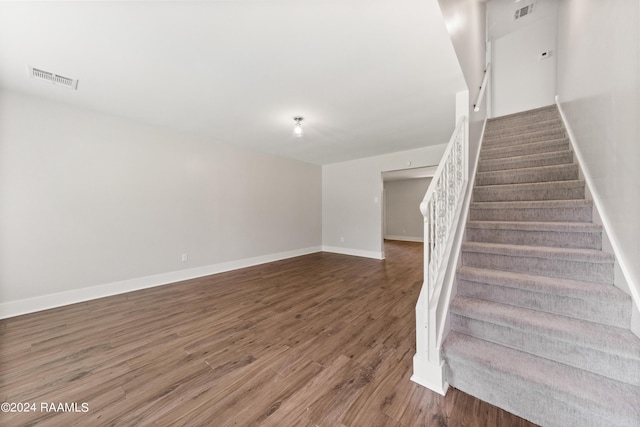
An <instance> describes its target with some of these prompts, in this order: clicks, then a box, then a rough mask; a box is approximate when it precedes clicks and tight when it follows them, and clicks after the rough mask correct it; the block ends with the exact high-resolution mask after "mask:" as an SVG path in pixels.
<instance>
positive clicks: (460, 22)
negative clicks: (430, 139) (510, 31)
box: [438, 0, 491, 172]
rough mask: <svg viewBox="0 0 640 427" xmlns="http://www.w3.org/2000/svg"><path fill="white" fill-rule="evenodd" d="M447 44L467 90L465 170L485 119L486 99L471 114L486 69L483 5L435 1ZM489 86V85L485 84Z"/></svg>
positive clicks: (470, 0)
mask: <svg viewBox="0 0 640 427" xmlns="http://www.w3.org/2000/svg"><path fill="white" fill-rule="evenodd" d="M438 3H439V4H440V10H441V11H442V16H443V17H444V20H445V24H446V26H447V31H448V32H449V36H450V38H451V43H452V44H453V47H454V49H455V51H456V56H457V57H458V62H459V63H460V68H461V69H462V73H463V75H464V79H465V81H466V83H467V87H468V88H469V109H468V114H467V116H468V117H469V159H470V162H469V171H470V172H471V170H472V169H473V167H474V159H475V158H476V156H477V154H478V152H479V149H480V139H481V138H482V132H483V129H484V122H485V119H486V118H487V111H486V101H487V99H486V96H485V98H484V99H483V100H482V102H481V103H480V109H479V111H477V112H475V111H473V106H474V104H475V103H476V100H477V97H478V93H479V92H480V86H481V84H482V79H483V77H484V70H485V67H486V58H485V50H486V49H485V46H486V43H485V42H486V6H485V4H484V3H483V2H480V1H477V0H439V1H438ZM489 87H491V84H489Z"/></svg>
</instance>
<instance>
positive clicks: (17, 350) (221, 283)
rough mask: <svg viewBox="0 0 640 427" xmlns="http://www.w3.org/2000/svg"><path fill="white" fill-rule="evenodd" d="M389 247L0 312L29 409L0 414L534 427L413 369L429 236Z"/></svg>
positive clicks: (2, 393)
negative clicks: (436, 385)
mask: <svg viewBox="0 0 640 427" xmlns="http://www.w3.org/2000/svg"><path fill="white" fill-rule="evenodd" d="M385 250H386V255H387V259H386V260H385V261H376V260H369V259H363V258H357V257H350V256H342V255H336V254H329V253H318V254H312V255H308V256H303V257H298V258H293V259H289V260H284V261H280V262H275V263H270V264H265V265H261V266H257V267H252V268H247V269H243V270H238V271H233V272H229V273H223V274H218V275H214V276H209V277H205V278H201V279H195V280H189V281H185V282H180V283H175V284H172V285H167V286H162V287H157V288H152V289H147V290H142V291H138V292H132V293H128V294H123V295H117V296H114V297H109V298H103V299H100V300H94V301H88V302H85V303H80V304H75V305H71V306H67V307H61V308H58V309H53V310H48V311H43V312H39V313H34V314H29V315H25V316H19V317H15V318H11V319H6V320H2V321H0V362H1V365H0V401H1V402H20V403H36V405H37V410H36V411H35V412H29V413H0V425H2V426H28V425H38V426H68V425H79V426H106V425H125V426H131V425H151V426H154V425H158V426H168V425H185V426H367V427H370V426H509V427H513V426H531V425H532V424H530V423H528V422H526V421H524V420H522V419H520V418H518V417H516V416H514V415H512V414H509V413H507V412H505V411H502V410H500V409H498V408H496V407H494V406H492V405H489V404H487V403H484V402H481V401H479V400H477V399H475V398H473V397H471V396H469V395H467V394H464V393H462V392H460V391H458V390H455V389H450V391H449V393H448V394H447V396H446V397H442V396H440V395H438V394H436V393H433V392H430V391H429V390H427V389H425V388H423V387H420V386H418V385H416V384H414V383H412V382H411V381H410V380H409V377H410V376H411V373H412V357H413V355H414V353H415V312H414V306H415V303H416V301H417V298H418V294H419V292H420V286H421V276H422V245H421V244H415V243H401V242H387V244H386V246H385ZM42 402H47V403H55V404H57V403H60V402H62V403H72V402H75V403H77V404H78V412H54V411H49V412H47V411H42V410H41V406H40V405H41V403H42ZM82 403H86V404H87V405H88V410H87V411H86V412H82V409H83V408H82V406H81V404H82Z"/></svg>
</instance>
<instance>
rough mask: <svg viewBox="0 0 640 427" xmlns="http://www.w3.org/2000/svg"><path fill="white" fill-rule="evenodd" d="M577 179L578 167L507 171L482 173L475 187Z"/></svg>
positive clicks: (564, 166) (567, 166)
mask: <svg viewBox="0 0 640 427" xmlns="http://www.w3.org/2000/svg"><path fill="white" fill-rule="evenodd" d="M578 178H579V173H578V165H573V164H571V165H560V166H554V167H548V168H545V169H543V170H533V171H528V170H509V171H498V172H482V173H479V174H478V175H477V176H476V185H477V186H483V185H502V184H524V183H532V182H552V181H569V180H577V179H578Z"/></svg>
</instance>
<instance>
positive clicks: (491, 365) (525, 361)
mask: <svg viewBox="0 0 640 427" xmlns="http://www.w3.org/2000/svg"><path fill="white" fill-rule="evenodd" d="M444 349H445V351H444V356H445V358H446V359H449V360H450V359H455V360H458V361H460V363H461V364H463V365H470V366H472V367H474V368H475V369H479V370H485V371H489V372H491V373H494V374H495V375H497V376H499V377H502V378H504V379H505V387H508V385H509V383H510V382H511V381H524V383H526V384H529V387H532V388H536V389H538V391H541V392H542V393H544V394H547V393H550V394H552V395H553V396H554V397H555V398H556V399H561V400H564V401H569V402H570V403H574V404H578V405H580V406H582V407H592V408H598V410H599V412H605V413H608V414H611V416H612V417H613V416H615V417H616V418H618V419H620V421H621V422H622V425H634V424H633V423H634V422H635V421H638V420H640V387H634V386H632V385H629V384H625V383H621V382H619V381H614V380H610V379H608V378H605V377H602V376H600V375H597V374H593V373H590V372H586V371H584V370H581V369H576V368H572V367H570V366H567V365H564V364H562V363H558V362H553V361H551V360H548V359H544V358H541V357H537V356H533V355H531V354H528V353H524V352H521V351H518V350H513V349H510V348H507V347H504V346H501V345H498V344H493V343H490V342H488V341H485V340H481V339H477V338H473V337H470V336H468V335H463V334H459V333H456V332H451V333H450V334H449V336H448V337H447V339H446V341H445V346H444ZM453 385H454V386H455V383H454V384H453ZM532 405H535V402H532ZM611 425H616V422H615V421H613V420H612V424H611Z"/></svg>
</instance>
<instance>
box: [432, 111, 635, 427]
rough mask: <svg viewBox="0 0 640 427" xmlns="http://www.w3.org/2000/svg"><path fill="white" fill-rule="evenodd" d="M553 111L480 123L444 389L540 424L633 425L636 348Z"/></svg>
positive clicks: (626, 306) (626, 301)
mask: <svg viewBox="0 0 640 427" xmlns="http://www.w3.org/2000/svg"><path fill="white" fill-rule="evenodd" d="M591 218H592V202H591V201H589V200H586V199H585V183H584V181H583V180H581V179H580V178H579V171H578V165H577V164H574V159H573V153H572V151H571V146H570V142H569V140H568V138H567V136H566V133H565V129H564V126H563V124H562V120H561V118H560V115H559V113H558V110H557V108H556V107H555V106H550V107H545V108H540V109H536V110H532V111H527V112H523V113H518V114H513V115H510V116H505V117H499V118H496V119H491V120H489V122H488V123H487V127H486V131H485V136H484V141H483V145H482V151H481V153H480V162H479V164H478V173H477V176H476V180H475V188H474V190H473V202H472V204H471V207H470V212H469V222H468V224H467V230H466V241H465V242H464V243H463V246H462V267H460V268H459V270H458V271H457V275H456V280H457V283H458V285H457V286H458V288H457V289H458V291H457V296H456V297H455V298H454V300H453V301H452V304H451V332H450V333H449V336H448V337H447V339H446V340H445V342H444V344H443V356H444V358H445V360H446V369H447V375H448V381H449V384H450V385H451V386H453V387H455V388H458V389H460V390H462V391H465V392H467V393H469V394H472V395H474V396H476V397H478V398H480V399H482V400H485V401H487V402H490V403H492V404H494V405H496V406H499V407H502V408H504V409H506V410H507V411H509V412H512V413H514V414H516V415H519V416H521V417H523V418H525V419H528V420H530V421H532V422H534V423H536V424H541V425H544V426H562V427H566V426H580V427H583V426H607V427H610V426H634V427H637V426H640V339H638V337H636V336H635V335H634V334H632V333H631V331H630V330H629V324H630V319H631V306H632V302H631V298H630V297H629V296H628V295H627V294H625V293H624V292H622V291H620V290H619V289H618V288H616V287H614V286H613V275H614V263H615V259H614V257H613V255H611V254H609V253H605V252H603V251H602V230H601V227H600V226H598V225H596V224H594V223H593V222H592V221H591Z"/></svg>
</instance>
